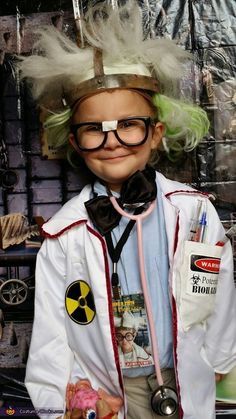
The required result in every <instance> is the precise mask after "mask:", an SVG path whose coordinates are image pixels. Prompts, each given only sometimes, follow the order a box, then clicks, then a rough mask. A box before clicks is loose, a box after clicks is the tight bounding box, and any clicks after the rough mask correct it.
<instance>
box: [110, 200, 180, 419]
mask: <svg viewBox="0 0 236 419" xmlns="http://www.w3.org/2000/svg"><path fill="white" fill-rule="evenodd" d="M110 200H111V203H112V205H113V207H114V208H115V209H116V211H117V212H118V213H119V214H121V215H122V216H124V217H127V218H129V219H131V220H134V221H136V225H137V239H138V240H137V241H138V243H137V244H138V254H139V271H140V277H141V284H142V290H143V296H144V301H145V305H146V311H147V317H148V322H149V328H150V335H151V343H152V351H153V359H154V365H155V372H156V378H157V382H158V385H159V387H158V388H157V389H156V390H155V391H154V392H153V394H152V397H151V407H152V409H153V411H154V412H155V413H157V414H158V415H160V416H173V415H174V414H175V413H176V411H177V407H178V397H177V394H176V391H175V390H174V389H172V388H171V387H168V386H165V385H164V382H163V378H162V374H161V368H160V362H159V352H158V344H157V336H156V333H155V324H154V319H153V314H152V309H151V302H150V298H149V294H148V288H147V278H146V273H145V267H144V252H143V245H142V243H143V234H142V220H143V219H144V218H146V217H148V216H149V215H150V214H151V212H152V211H153V210H154V208H155V205H156V200H155V201H152V203H151V204H150V205H149V207H148V209H147V210H146V211H144V212H142V213H141V214H138V215H137V214H136V215H134V214H128V213H127V212H125V211H124V210H123V209H122V208H121V207H120V206H119V204H118V203H117V201H116V198H115V197H114V196H110Z"/></svg>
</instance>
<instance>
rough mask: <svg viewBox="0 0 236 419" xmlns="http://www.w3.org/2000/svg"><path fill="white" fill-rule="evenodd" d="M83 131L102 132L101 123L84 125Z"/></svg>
mask: <svg viewBox="0 0 236 419" xmlns="http://www.w3.org/2000/svg"><path fill="white" fill-rule="evenodd" d="M84 132H86V133H96V132H102V126H101V125H86V126H85V127H84Z"/></svg>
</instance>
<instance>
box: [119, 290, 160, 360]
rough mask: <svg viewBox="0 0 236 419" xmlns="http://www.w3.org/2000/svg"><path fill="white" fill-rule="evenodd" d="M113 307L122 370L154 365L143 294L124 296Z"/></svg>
mask: <svg viewBox="0 0 236 419" xmlns="http://www.w3.org/2000/svg"><path fill="white" fill-rule="evenodd" d="M112 305H113V314H114V323H115V333H116V341H117V345H118V352H119V359H120V365H121V368H134V367H136V368H137V367H147V366H150V365H154V361H153V358H152V353H151V341H150V336H149V330H148V322H147V313H146V308H145V304H144V297H143V294H142V293H140V294H132V295H123V296H121V297H120V298H119V299H116V300H113V303H112Z"/></svg>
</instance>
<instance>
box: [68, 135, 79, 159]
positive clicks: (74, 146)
mask: <svg viewBox="0 0 236 419" xmlns="http://www.w3.org/2000/svg"><path fill="white" fill-rule="evenodd" d="M69 143H70V145H71V146H72V147H73V148H74V150H75V151H76V152H77V153H78V154H79V155H81V151H80V149H79V147H78V146H77V144H76V142H75V137H74V135H73V134H72V133H70V135H69Z"/></svg>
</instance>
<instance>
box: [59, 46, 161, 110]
mask: <svg viewBox="0 0 236 419" xmlns="http://www.w3.org/2000/svg"><path fill="white" fill-rule="evenodd" d="M93 62H94V77H93V78H90V79H88V80H85V81H83V82H81V83H80V84H79V85H77V86H76V87H74V88H73V89H71V90H68V91H64V98H63V103H65V104H67V105H69V106H70V107H71V108H73V107H74V105H75V104H76V102H77V101H78V100H80V99H81V98H83V97H86V96H89V95H91V94H93V93H98V92H99V91H104V90H108V89H136V90H144V91H147V92H149V91H150V92H152V93H157V92H158V91H159V89H158V82H157V80H156V79H155V78H153V77H151V76H147V75H142V74H138V71H137V74H134V72H133V65H132V73H129V64H127V67H126V68H127V73H121V74H115V73H114V74H105V73H104V67H103V59H102V51H101V50H98V49H94V56H93ZM138 67H139V65H138V64H137V70H138ZM141 72H142V71H141ZM146 72H147V69H146Z"/></svg>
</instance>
